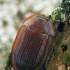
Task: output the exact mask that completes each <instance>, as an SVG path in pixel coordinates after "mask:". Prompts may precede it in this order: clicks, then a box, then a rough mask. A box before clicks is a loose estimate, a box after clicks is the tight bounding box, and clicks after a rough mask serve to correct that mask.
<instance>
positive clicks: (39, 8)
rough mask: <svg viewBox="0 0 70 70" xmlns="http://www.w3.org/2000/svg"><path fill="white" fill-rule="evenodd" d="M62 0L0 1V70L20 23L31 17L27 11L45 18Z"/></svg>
mask: <svg viewBox="0 0 70 70" xmlns="http://www.w3.org/2000/svg"><path fill="white" fill-rule="evenodd" d="M61 2H62V0H0V70H4V68H5V65H6V61H7V58H8V55H9V53H10V51H11V47H12V44H13V42H14V39H15V37H16V34H17V31H18V29H19V27H20V26H21V25H22V21H23V20H24V19H25V18H27V17H28V16H30V15H32V13H31V12H30V11H29V9H32V10H33V11H35V12H41V13H43V14H45V15H46V16H48V15H50V14H51V13H52V11H53V10H54V9H55V8H56V7H58V6H60V4H61Z"/></svg>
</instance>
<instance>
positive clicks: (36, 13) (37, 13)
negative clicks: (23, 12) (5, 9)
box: [30, 9, 40, 15]
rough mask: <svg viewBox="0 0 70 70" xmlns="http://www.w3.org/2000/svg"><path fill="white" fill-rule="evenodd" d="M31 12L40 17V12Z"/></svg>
mask: <svg viewBox="0 0 70 70" xmlns="http://www.w3.org/2000/svg"><path fill="white" fill-rule="evenodd" d="M30 12H32V13H33V14H35V15H39V14H40V13H39V12H34V11H33V10H32V9H30Z"/></svg>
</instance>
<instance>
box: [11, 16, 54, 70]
mask: <svg viewBox="0 0 70 70" xmlns="http://www.w3.org/2000/svg"><path fill="white" fill-rule="evenodd" d="M44 17H45V16H43V15H40V16H38V17H36V16H31V17H29V18H27V19H26V20H25V21H24V22H23V25H22V26H21V27H20V29H19V31H18V34H17V36H16V39H15V42H14V44H13V47H12V51H11V53H12V55H11V61H12V67H13V68H14V70H41V67H42V66H43V64H45V62H46V59H47V57H48V54H49V51H50V49H51V45H52V40H53V36H54V29H53V25H52V23H50V22H49V21H47V20H46V17H45V18H44Z"/></svg>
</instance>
